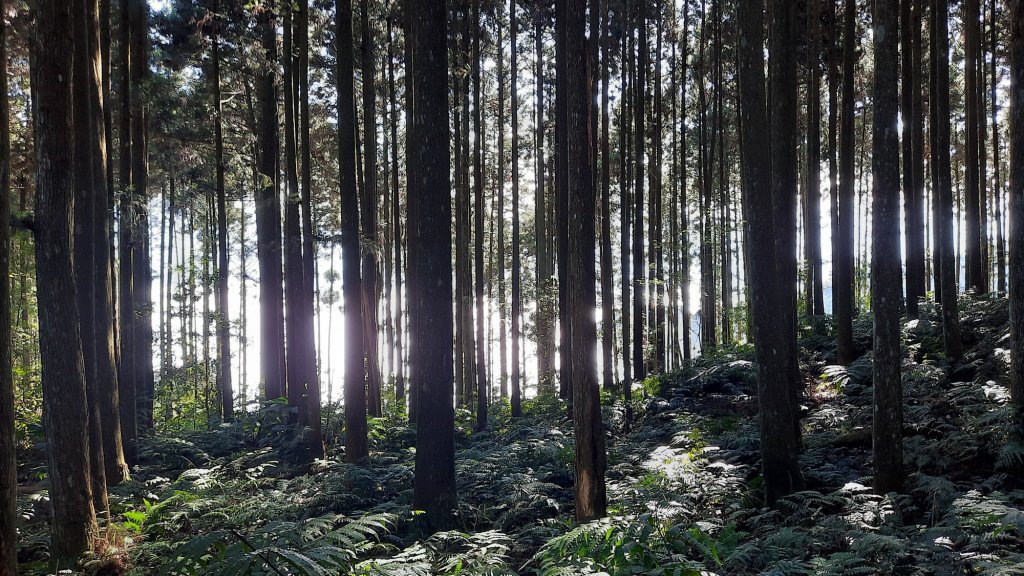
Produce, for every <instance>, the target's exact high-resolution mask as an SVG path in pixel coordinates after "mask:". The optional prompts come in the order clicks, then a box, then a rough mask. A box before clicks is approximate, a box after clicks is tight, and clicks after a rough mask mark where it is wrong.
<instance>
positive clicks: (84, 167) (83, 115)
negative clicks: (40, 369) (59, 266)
mask: <svg viewBox="0 0 1024 576" xmlns="http://www.w3.org/2000/svg"><path fill="white" fill-rule="evenodd" d="M72 4H73V6H72V10H73V13H72V16H71V17H72V22H73V26H74V29H73V31H72V34H73V38H74V40H75V42H74V45H75V48H74V50H75V55H74V71H73V78H72V84H73V86H74V87H75V93H76V96H75V97H74V98H73V100H72V107H73V110H72V118H73V124H74V131H73V132H72V134H73V135H74V143H75V153H74V160H75V161H74V175H75V200H74V224H75V225H74V240H73V243H72V245H73V247H74V260H75V262H76V264H75V283H76V284H77V290H76V292H77V295H78V311H79V315H78V323H79V331H80V333H81V335H82V344H81V346H82V357H83V359H84V369H85V390H86V398H87V400H88V403H87V408H88V413H89V451H90V452H89V459H90V462H91V463H92V466H90V469H89V472H90V474H91V480H92V495H93V499H94V501H95V507H96V509H97V510H98V511H99V512H100V513H104V514H109V511H110V505H109V503H108V501H107V475H106V467H105V466H106V464H105V459H104V457H103V430H102V426H103V422H102V420H101V419H100V383H99V379H98V378H97V374H96V371H97V359H96V354H97V342H96V332H95V330H94V328H93V327H94V325H95V322H96V317H95V303H96V284H95V279H94V270H93V266H92V265H91V264H92V262H93V261H94V260H95V259H96V258H95V256H94V253H93V251H94V249H95V248H94V245H93V232H92V227H93V213H94V210H93V207H94V204H95V202H96V198H95V195H96V194H102V195H103V196H106V193H107V191H106V186H104V187H103V188H102V189H99V190H94V189H93V185H94V184H95V182H94V177H93V168H94V164H93V154H95V153H96V150H95V149H94V147H93V142H94V141H93V137H94V136H95V135H94V133H93V115H94V110H93V107H92V104H93V103H92V99H91V97H90V96H91V95H92V90H93V88H94V87H93V85H92V78H91V76H92V72H91V71H90V68H91V66H92V64H93V60H92V53H91V52H90V50H89V29H88V24H87V21H88V16H87V12H86V0H74V1H73V2H72ZM96 88H98V86H96ZM95 113H97V114H98V113H99V111H98V110H96V111H95ZM97 117H98V118H99V117H101V116H97Z"/></svg>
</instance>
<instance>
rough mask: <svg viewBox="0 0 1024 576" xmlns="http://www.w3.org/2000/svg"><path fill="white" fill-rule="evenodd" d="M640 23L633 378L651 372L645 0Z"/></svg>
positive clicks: (636, 91)
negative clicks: (647, 351)
mask: <svg viewBox="0 0 1024 576" xmlns="http://www.w3.org/2000/svg"><path fill="white" fill-rule="evenodd" d="M636 26H637V29H638V31H639V34H638V36H637V46H636V49H637V68H636V85H635V86H634V87H633V90H634V94H633V103H634V104H633V106H634V108H633V113H634V115H635V118H636V120H635V123H636V125H635V130H634V132H633V136H634V138H635V146H636V148H635V150H636V157H635V158H634V161H635V162H636V173H635V174H634V177H635V180H634V186H635V188H634V192H633V234H632V238H631V240H632V242H633V247H632V250H631V255H632V257H633V266H632V272H633V378H636V379H641V378H644V377H645V376H646V375H647V366H646V363H645V361H644V360H645V359H644V347H645V344H646V340H645V337H644V325H645V322H646V320H645V317H644V292H645V290H646V282H647V279H646V267H645V266H644V154H645V153H646V148H645V142H646V138H645V136H646V134H647V132H646V129H645V128H644V120H645V112H644V111H645V108H646V104H647V68H648V66H649V63H648V61H649V59H650V55H649V54H648V50H649V49H648V46H647V6H646V2H644V1H642V2H640V3H639V4H638V5H637V14H636ZM625 390H626V401H627V402H629V401H630V398H629V397H630V390H629V387H628V386H627V387H626V388H625Z"/></svg>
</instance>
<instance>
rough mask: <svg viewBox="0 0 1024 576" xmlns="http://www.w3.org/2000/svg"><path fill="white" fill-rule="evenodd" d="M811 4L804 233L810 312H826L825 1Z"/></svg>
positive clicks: (809, 5)
mask: <svg viewBox="0 0 1024 576" xmlns="http://www.w3.org/2000/svg"><path fill="white" fill-rule="evenodd" d="M807 6H808V8H807V27H808V37H809V38H810V45H809V46H810V49H809V51H808V71H807V75H808V79H807V86H808V87H807V191H806V194H807V214H806V218H805V220H804V234H805V235H806V237H807V238H808V240H807V245H808V248H809V249H808V250H807V260H808V264H807V272H808V279H807V282H808V285H809V286H810V290H808V295H809V298H808V300H809V301H808V302H807V304H808V306H807V314H810V315H813V316H824V315H825V289H824V282H823V281H822V272H821V40H820V31H821V24H820V21H821V9H820V6H821V4H820V3H819V2H817V1H816V0H809V2H808V5H807Z"/></svg>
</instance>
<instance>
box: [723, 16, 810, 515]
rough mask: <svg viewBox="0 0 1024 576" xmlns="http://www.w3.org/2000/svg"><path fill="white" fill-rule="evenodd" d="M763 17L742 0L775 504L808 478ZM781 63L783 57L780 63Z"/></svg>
mask: <svg viewBox="0 0 1024 576" xmlns="http://www.w3.org/2000/svg"><path fill="white" fill-rule="evenodd" d="M772 8H773V13H774V17H775V18H780V17H782V16H791V15H792V12H791V11H790V10H789V9H788V7H787V6H786V2H784V1H778V2H773V5H772ZM763 18H764V4H763V3H762V1H761V0H749V1H747V2H741V3H740V4H739V7H738V13H737V21H738V27H739V42H738V45H739V75H738V78H739V95H740V106H739V110H740V121H739V124H740V127H741V129H742V131H743V132H742V137H741V138H740V142H741V145H742V146H743V153H742V154H741V158H742V162H743V165H742V170H743V179H742V180H743V199H744V202H745V203H746V204H747V215H748V218H749V226H750V238H751V244H750V256H751V266H750V285H751V311H752V313H753V323H752V326H751V327H752V330H753V337H754V354H755V356H756V360H757V375H758V378H757V382H758V403H759V405H760V413H759V418H758V420H759V425H760V430H761V460H762V463H761V467H762V472H763V474H764V479H765V490H766V497H767V500H768V502H769V503H770V504H774V503H775V502H776V501H777V500H778V499H779V498H781V497H783V496H785V495H787V494H790V493H792V492H794V491H797V490H800V489H801V487H802V485H803V479H802V476H801V474H800V466H799V463H798V462H797V451H798V447H799V439H798V437H797V435H796V430H797V427H796V423H797V406H794V405H793V394H792V389H793V388H794V385H795V383H794V382H792V381H791V378H792V374H791V372H790V369H789V365H788V361H787V359H786V358H784V355H785V354H787V353H788V352H789V349H788V346H787V344H786V343H785V342H784V341H783V340H785V339H786V338H787V335H784V334H783V333H782V330H783V329H784V328H781V329H780V327H785V326H786V325H787V322H788V320H787V319H786V311H785V310H784V308H786V307H792V306H793V304H792V303H790V302H789V301H788V300H785V301H784V299H785V298H786V294H785V291H784V290H781V289H779V288H778V287H777V286H776V285H777V284H778V280H779V276H778V275H779V269H780V266H779V262H778V260H779V259H780V258H781V256H780V255H779V254H778V249H777V246H776V241H775V238H776V236H777V234H778V231H777V225H776V223H775V218H776V214H778V210H776V208H775V199H774V198H773V196H774V191H773V190H772V188H773V186H772V181H773V175H772V172H773V164H772V158H771V156H770V155H769V154H768V153H766V151H765V150H764V147H763V143H764V142H768V141H770V140H769V138H770V137H771V136H773V135H774V134H773V132H774V130H772V131H771V132H770V131H769V127H770V122H769V116H768V109H767V106H766V102H767V98H766V94H765V77H764V70H765V65H764V64H765V63H764V54H765V52H764V41H763V38H762V30H763V29H764V23H763ZM785 24H788V23H787V22H785V21H784V20H783V21H782V22H773V23H772V26H771V30H772V33H773V34H776V35H777V34H780V33H784V32H785V31H786V28H788V26H785ZM771 53H772V55H773V57H776V58H781V57H782V56H781V54H782V53H781V52H777V51H775V50H773V51H772V52H771ZM779 65H780V63H776V64H775V65H774V66H775V67H778V66H779ZM774 70H775V68H774V67H773V71H774ZM775 82H778V80H776V81H775ZM775 87H776V88H778V86H775ZM794 88H795V85H794ZM773 96H776V97H777V96H781V95H775V94H773ZM776 113H777V112H776ZM794 159H795V158H794ZM780 168H781V167H780ZM794 336H795V335H794Z"/></svg>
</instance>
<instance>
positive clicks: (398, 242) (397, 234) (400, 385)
mask: <svg viewBox="0 0 1024 576" xmlns="http://www.w3.org/2000/svg"><path fill="white" fill-rule="evenodd" d="M392 32H393V31H392V22H391V20H390V19H388V98H389V100H390V103H391V165H392V170H391V195H392V198H391V211H392V212H391V226H392V239H391V241H392V250H394V257H393V263H394V266H395V301H394V306H395V367H394V371H395V396H396V400H398V402H399V404H401V405H402V406H405V396H406V394H405V358H404V356H403V351H404V347H403V345H402V344H403V342H402V341H403V337H404V334H403V328H402V271H403V270H402V218H401V216H402V202H401V197H400V196H399V190H398V104H397V101H396V98H395V55H394V35H393V33H392Z"/></svg>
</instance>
